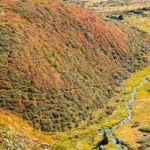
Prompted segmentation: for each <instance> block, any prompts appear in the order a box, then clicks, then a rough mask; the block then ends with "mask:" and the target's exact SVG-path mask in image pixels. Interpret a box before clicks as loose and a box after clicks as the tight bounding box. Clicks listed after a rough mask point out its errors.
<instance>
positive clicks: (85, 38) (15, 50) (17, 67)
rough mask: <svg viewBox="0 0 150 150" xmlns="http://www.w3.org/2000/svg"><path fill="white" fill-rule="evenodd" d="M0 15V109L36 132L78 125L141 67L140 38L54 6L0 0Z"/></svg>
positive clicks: (71, 9)
mask: <svg viewBox="0 0 150 150" xmlns="http://www.w3.org/2000/svg"><path fill="white" fill-rule="evenodd" d="M0 17H1V20H0V107H1V108H2V109H6V110H10V111H11V112H13V113H15V114H19V115H21V116H23V118H24V119H26V120H27V121H28V122H29V123H32V124H33V126H34V127H35V128H37V129H39V128H41V129H42V130H43V131H64V130H67V129H70V128H71V127H74V126H75V127H76V126H78V124H79V122H80V121H81V120H84V119H87V118H90V112H91V111H92V110H93V109H97V108H101V107H103V106H104V105H105V104H106V103H107V101H108V99H110V98H111V96H112V95H113V93H114V92H118V90H119V86H120V83H121V81H122V80H123V79H126V78H127V76H128V75H129V73H130V72H133V71H136V70H138V69H140V68H141V67H143V66H145V65H146V64H147V61H148V60H147V58H146V57H145V53H146V51H147V50H148V49H149V45H148V44H147V42H146V37H145V36H143V35H142V34H141V33H139V32H137V31H134V30H131V29H128V28H126V27H123V26H121V25H117V24H114V23H110V22H104V21H103V20H101V19H100V18H99V17H98V15H96V14H91V12H89V11H87V10H84V9H82V8H79V7H76V6H74V5H72V4H68V3H64V2H63V1H60V0H54V1H53V0H51V1H49V0H45V1H44V2H43V1H41V2H40V0H32V1H31V0H20V1H15V0H11V1H8V0H5V1H3V2H2V1H1V2H0ZM91 119H92V118H91ZM91 119H90V120H91Z"/></svg>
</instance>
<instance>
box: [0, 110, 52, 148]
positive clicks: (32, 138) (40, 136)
mask: <svg viewBox="0 0 150 150" xmlns="http://www.w3.org/2000/svg"><path fill="white" fill-rule="evenodd" d="M0 143H1V144H0V149H1V150H5V149H22V150H26V149H31V150H34V149H41V148H42V147H41V145H42V144H43V143H47V144H50V145H51V144H53V143H54V140H53V139H52V138H51V137H50V136H48V135H46V134H45V133H42V132H41V131H40V130H39V131H38V130H35V129H33V128H32V127H31V126H30V125H29V124H28V123H26V122H25V121H24V120H23V119H22V118H19V117H18V116H16V115H14V114H11V113H10V112H6V111H3V110H0Z"/></svg>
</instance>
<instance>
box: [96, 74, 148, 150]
mask: <svg viewBox="0 0 150 150" xmlns="http://www.w3.org/2000/svg"><path fill="white" fill-rule="evenodd" d="M149 76H150V74H148V75H146V76H144V79H143V80H142V81H141V82H140V83H139V84H137V85H136V86H134V90H133V92H132V93H131V94H130V95H131V98H130V100H129V101H126V102H125V107H126V109H127V110H128V116H127V117H125V118H124V119H123V120H122V121H120V122H119V123H118V124H116V125H113V126H111V127H110V128H109V129H108V128H107V129H104V128H100V129H99V133H100V134H101V135H103V136H104V139H103V140H106V135H107V137H108V138H109V139H111V141H112V142H113V143H114V144H115V145H116V146H117V147H118V148H119V149H120V150H131V149H130V148H129V147H128V146H126V145H125V144H123V143H122V142H121V141H120V140H119V139H118V138H117V137H115V135H114V134H113V131H114V130H116V129H117V128H118V127H119V126H123V125H124V124H125V123H127V122H128V121H129V120H130V119H131V118H132V115H133V112H132V109H131V108H130V105H131V104H132V103H133V101H134V100H135V94H136V92H137V90H138V88H139V87H140V86H142V85H143V84H144V83H146V82H147V81H148V80H147V77H149ZM103 140H102V141H103ZM107 140H108V139H107ZM101 143H102V142H99V143H98V144H97V145H96V149H97V150H102V149H103V145H106V144H103V143H105V142H103V143H102V144H101Z"/></svg>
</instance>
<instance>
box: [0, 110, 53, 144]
mask: <svg viewBox="0 0 150 150" xmlns="http://www.w3.org/2000/svg"><path fill="white" fill-rule="evenodd" d="M0 125H6V126H8V127H9V128H11V129H12V130H13V131H14V132H15V133H16V134H17V133H23V134H24V135H26V136H27V137H30V138H36V139H38V141H39V142H40V143H48V144H53V143H54V141H53V139H52V138H51V137H50V136H48V135H46V134H44V133H42V132H41V131H38V130H35V129H33V128H32V127H31V126H30V125H29V124H28V123H26V122H25V121H24V120H23V119H21V118H20V117H17V116H16V115H14V114H11V113H9V112H7V111H4V110H1V109H0Z"/></svg>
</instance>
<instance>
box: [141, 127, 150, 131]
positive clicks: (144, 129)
mask: <svg viewBox="0 0 150 150" xmlns="http://www.w3.org/2000/svg"><path fill="white" fill-rule="evenodd" d="M139 131H141V132H150V128H149V127H147V128H139Z"/></svg>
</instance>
